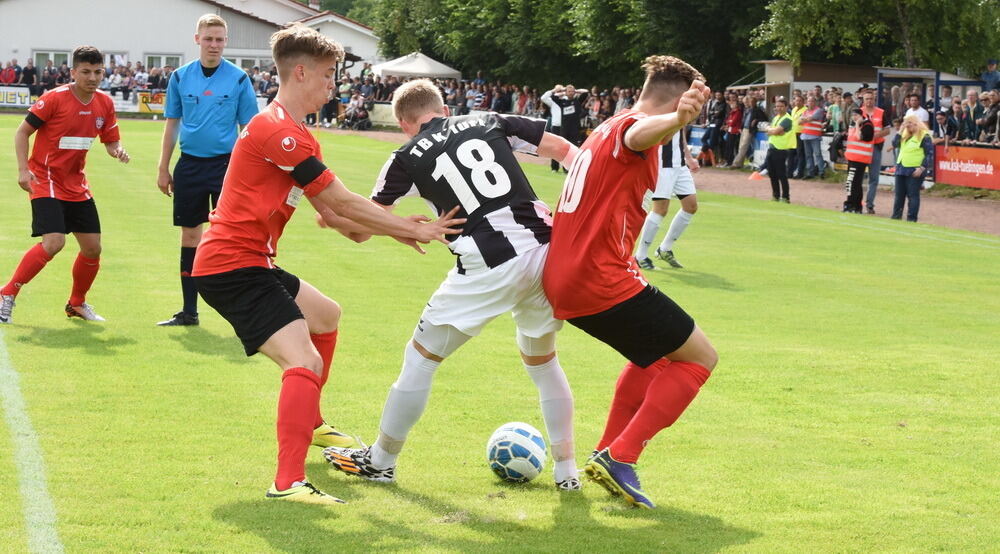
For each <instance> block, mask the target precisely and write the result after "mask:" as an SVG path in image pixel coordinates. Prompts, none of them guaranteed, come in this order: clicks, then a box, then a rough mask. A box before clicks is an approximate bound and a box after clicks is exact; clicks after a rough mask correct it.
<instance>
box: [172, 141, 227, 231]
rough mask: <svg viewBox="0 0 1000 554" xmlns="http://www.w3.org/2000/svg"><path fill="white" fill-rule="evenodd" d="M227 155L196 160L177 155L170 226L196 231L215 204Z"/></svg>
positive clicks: (186, 155)
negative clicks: (172, 223) (172, 215)
mask: <svg viewBox="0 0 1000 554" xmlns="http://www.w3.org/2000/svg"><path fill="white" fill-rule="evenodd" d="M228 168H229V154H223V155H221V156H214V157H212V158H199V157H198V156H192V155H190V154H185V153H183V152H181V157H180V159H178V160H177V164H176V165H175V166H174V226H176V227H197V226H199V225H201V224H202V223H205V222H206V221H208V213H209V212H210V211H211V210H212V209H214V208H215V205H216V204H218V203H219V193H221V192H222V181H223V180H224V179H225V178H226V169H228Z"/></svg>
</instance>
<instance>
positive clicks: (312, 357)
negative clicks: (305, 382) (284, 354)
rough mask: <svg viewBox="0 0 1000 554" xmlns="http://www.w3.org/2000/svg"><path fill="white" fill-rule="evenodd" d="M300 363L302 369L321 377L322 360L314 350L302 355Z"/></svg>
mask: <svg viewBox="0 0 1000 554" xmlns="http://www.w3.org/2000/svg"><path fill="white" fill-rule="evenodd" d="M301 361H302V363H301V364H299V366H300V367H304V368H306V369H308V370H309V371H311V372H313V373H315V374H316V375H318V376H320V377H322V376H323V358H322V357H321V356H320V355H319V352H316V351H315V349H314V350H313V351H312V352H306V353H303V355H302V360H301Z"/></svg>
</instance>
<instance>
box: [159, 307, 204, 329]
mask: <svg viewBox="0 0 1000 554" xmlns="http://www.w3.org/2000/svg"><path fill="white" fill-rule="evenodd" d="M157 325H159V326H160V327H176V326H184V325H198V314H189V313H187V312H185V311H183V310H182V311H179V312H177V313H176V314H174V317H172V318H170V319H168V320H166V321H161V322H159V323H157Z"/></svg>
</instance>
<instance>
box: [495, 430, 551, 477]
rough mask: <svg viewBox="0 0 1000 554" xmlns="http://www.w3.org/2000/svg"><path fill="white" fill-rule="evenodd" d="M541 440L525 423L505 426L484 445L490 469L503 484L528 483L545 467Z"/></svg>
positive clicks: (537, 433)
mask: <svg viewBox="0 0 1000 554" xmlns="http://www.w3.org/2000/svg"><path fill="white" fill-rule="evenodd" d="M545 457H546V449H545V439H543V438H542V434H541V433H540V432H539V431H538V429H535V428H534V427H532V426H531V425H528V424H527V423H520V422H512V423H505V424H503V425H501V426H500V428H499V429H497V430H496V431H494V432H493V435H492V436H490V440H489V441H487V443H486V460H487V461H488V462H489V464H490V469H492V470H493V473H496V474H497V476H498V477H500V478H501V479H503V480H504V481H513V482H515V483H524V482H527V481H531V480H532V479H534V478H535V477H538V474H539V473H541V472H542V469H543V468H544V467H545Z"/></svg>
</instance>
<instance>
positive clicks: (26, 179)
mask: <svg viewBox="0 0 1000 554" xmlns="http://www.w3.org/2000/svg"><path fill="white" fill-rule="evenodd" d="M36 130H37V129H35V128H34V127H32V126H31V124H29V123H28V122H27V121H22V122H21V125H20V126H18V128H17V131H14V156H15V157H17V184H18V186H20V187H21V188H22V189H24V190H25V191H27V192H31V182H32V181H34V180H35V176H34V175H32V174H31V170H29V169H28V137H30V136H31V135H33V134H34V133H35V131H36Z"/></svg>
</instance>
